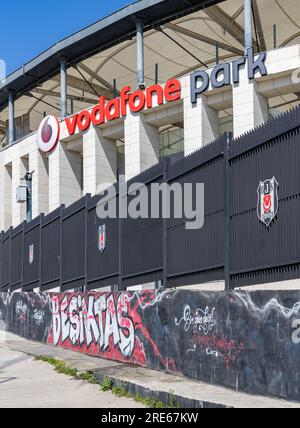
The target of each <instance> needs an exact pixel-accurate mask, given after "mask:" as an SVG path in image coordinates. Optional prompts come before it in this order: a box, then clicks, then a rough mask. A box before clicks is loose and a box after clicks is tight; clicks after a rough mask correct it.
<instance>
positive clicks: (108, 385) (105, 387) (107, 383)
mask: <svg viewBox="0 0 300 428" xmlns="http://www.w3.org/2000/svg"><path fill="white" fill-rule="evenodd" d="M112 387H113V382H112V380H111V379H109V378H108V377H105V378H104V379H103V382H102V383H101V389H102V391H104V392H107V391H111V390H112Z"/></svg>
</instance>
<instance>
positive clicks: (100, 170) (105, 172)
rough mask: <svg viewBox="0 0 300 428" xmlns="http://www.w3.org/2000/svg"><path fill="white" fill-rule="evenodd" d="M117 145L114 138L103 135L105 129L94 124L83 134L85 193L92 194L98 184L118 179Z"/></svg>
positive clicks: (95, 191)
mask: <svg viewBox="0 0 300 428" xmlns="http://www.w3.org/2000/svg"><path fill="white" fill-rule="evenodd" d="M117 163H118V162H117V145H116V142H115V141H114V140H112V139H109V138H106V137H103V131H102V130H101V129H96V128H94V127H93V126H91V127H90V129H89V131H88V132H87V133H85V134H84V135H83V172H84V178H83V183H84V194H87V193H90V194H91V195H92V196H94V195H96V194H97V192H98V190H97V189H98V186H99V185H101V184H104V183H109V184H114V183H116V181H117Z"/></svg>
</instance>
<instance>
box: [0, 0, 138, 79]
mask: <svg viewBox="0 0 300 428" xmlns="http://www.w3.org/2000/svg"><path fill="white" fill-rule="evenodd" d="M133 2H134V1H131V2H130V1H129V0H87V1H82V0H71V1H67V0H50V1H49V2H45V3H44V2H40V1H37V0H26V1H24V0H10V1H5V2H2V4H1V9H0V11H1V12H0V22H1V24H0V40H1V44H0V63H2V64H3V62H2V61H4V62H5V65H6V75H8V74H10V73H12V72H13V71H15V70H16V69H18V68H20V67H21V66H22V64H25V63H26V62H28V61H30V60H31V59H32V58H34V57H35V56H37V55H38V54H39V53H41V52H43V51H44V50H46V49H48V48H49V47H50V46H51V45H53V44H54V43H56V42H58V41H60V40H61V39H63V38H65V37H67V36H69V35H71V34H72V33H75V32H76V31H79V30H81V29H82V28H84V27H86V26H88V25H89V24H93V23H94V22H96V21H98V20H99V19H101V18H104V17H105V16H107V15H109V14H111V13H113V12H115V11H117V10H118V9H120V8H122V7H124V6H126V5H127V4H129V3H133ZM1 60H2V61H1Z"/></svg>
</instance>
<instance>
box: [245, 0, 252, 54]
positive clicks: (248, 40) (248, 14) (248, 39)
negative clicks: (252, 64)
mask: <svg viewBox="0 0 300 428" xmlns="http://www.w3.org/2000/svg"><path fill="white" fill-rule="evenodd" d="M244 27H245V54H246V56H247V53H248V49H251V48H252V0H244Z"/></svg>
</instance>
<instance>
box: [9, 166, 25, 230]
mask: <svg viewBox="0 0 300 428" xmlns="http://www.w3.org/2000/svg"><path fill="white" fill-rule="evenodd" d="M26 163H27V160H25V159H22V158H17V159H15V160H14V161H13V162H12V226H13V227H16V226H18V225H19V224H20V223H22V222H23V221H24V220H26V202H23V203H21V204H20V203H17V198H16V191H17V187H19V186H20V185H21V184H22V185H25V184H26V182H25V181H22V180H21V178H23V177H24V176H25V174H26V172H27V170H28V165H26Z"/></svg>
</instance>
